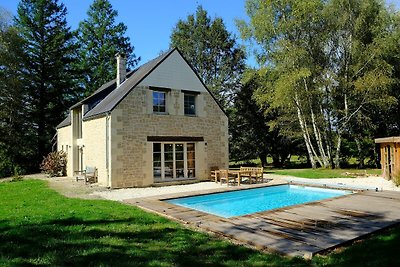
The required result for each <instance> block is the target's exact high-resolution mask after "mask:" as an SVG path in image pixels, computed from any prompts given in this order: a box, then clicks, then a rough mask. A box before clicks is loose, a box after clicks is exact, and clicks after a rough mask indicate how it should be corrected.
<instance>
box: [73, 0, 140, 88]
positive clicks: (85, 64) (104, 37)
mask: <svg viewBox="0 0 400 267" xmlns="http://www.w3.org/2000/svg"><path fill="white" fill-rule="evenodd" d="M87 16H88V18H87V19H85V20H84V21H82V22H81V23H79V28H78V30H77V38H78V42H79V44H80V48H79V50H78V55H79V58H80V60H79V63H78V64H77V68H78V69H79V70H80V71H81V73H82V77H83V78H82V79H81V80H80V83H81V86H82V87H83V88H84V94H85V95H90V94H91V93H93V91H95V90H96V89H98V88H99V87H100V86H101V85H102V84H104V83H106V82H108V81H110V80H112V79H115V77H116V65H115V64H116V63H115V54H116V53H118V52H124V53H125V54H126V57H127V66H128V67H134V66H136V65H137V63H138V62H139V60H140V57H139V58H138V57H136V55H135V54H134V53H133V51H134V47H133V46H132V45H131V43H130V39H129V37H126V36H125V33H126V30H127V26H126V25H125V24H124V23H122V22H120V23H118V24H116V22H115V19H116V17H117V16H118V12H117V11H116V10H114V9H113V8H112V5H111V4H110V2H109V1H108V0H94V2H93V3H92V5H91V6H90V7H89V10H88V11H87Z"/></svg>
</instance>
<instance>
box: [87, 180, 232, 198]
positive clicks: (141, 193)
mask: <svg viewBox="0 0 400 267" xmlns="http://www.w3.org/2000/svg"><path fill="white" fill-rule="evenodd" d="M221 187H226V184H224V185H221V184H219V183H215V182H200V183H195V184H186V185H170V186H160V187H144V188H127V189H114V190H107V191H102V192H93V193H92V195H95V196H99V197H102V198H105V199H110V200H117V201H122V200H124V199H130V198H142V197H150V196H158V195H165V194H174V193H184V192H191V191H199V190H208V189H215V188H221Z"/></svg>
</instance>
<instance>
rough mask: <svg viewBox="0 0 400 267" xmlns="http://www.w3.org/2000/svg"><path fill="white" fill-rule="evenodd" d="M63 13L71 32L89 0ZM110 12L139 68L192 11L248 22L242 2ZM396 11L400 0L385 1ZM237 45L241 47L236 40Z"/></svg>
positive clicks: (183, 0)
mask: <svg viewBox="0 0 400 267" xmlns="http://www.w3.org/2000/svg"><path fill="white" fill-rule="evenodd" d="M18 2H19V1H18V0H0V6H1V7H3V8H5V9H7V10H8V11H10V12H11V13H12V14H14V15H15V14H16V12H17V6H18ZM61 2H63V3H64V4H65V5H66V7H67V9H68V16H67V20H68V23H69V24H70V26H71V29H73V30H74V29H76V28H77V27H78V24H79V22H80V21H82V20H84V19H85V18H86V17H87V16H86V12H87V10H88V8H89V6H90V4H91V3H92V0H61ZM110 2H111V4H112V6H113V8H114V9H115V10H117V11H118V18H117V22H123V23H125V24H126V26H127V27H128V30H127V33H126V35H127V36H128V37H129V38H130V39H131V43H132V45H133V46H134V47H135V50H134V52H135V54H136V56H140V57H141V59H142V60H141V62H140V63H139V64H140V65H141V64H143V63H145V62H147V61H149V60H151V59H153V58H155V57H157V56H158V55H159V53H160V52H161V51H164V50H167V49H168V48H169V40H170V38H169V37H170V35H171V32H172V29H173V28H174V26H175V25H176V23H177V22H178V20H179V19H186V17H187V16H188V15H190V14H193V13H195V11H196V7H197V6H198V5H202V6H203V8H204V9H205V10H207V12H208V14H209V15H210V16H211V17H212V18H214V17H216V16H217V17H221V18H222V19H223V20H224V22H225V25H226V27H227V29H228V31H229V32H231V33H233V34H235V35H236V36H237V37H239V36H240V34H239V32H238V30H237V28H236V25H235V20H236V19H244V20H248V17H247V15H246V11H245V0H110ZM386 2H387V3H388V4H393V5H394V6H395V7H396V9H397V10H399V9H400V0H386ZM239 43H242V41H241V40H239ZM247 63H248V64H249V65H255V61H254V59H253V58H252V57H249V59H248V60H247Z"/></svg>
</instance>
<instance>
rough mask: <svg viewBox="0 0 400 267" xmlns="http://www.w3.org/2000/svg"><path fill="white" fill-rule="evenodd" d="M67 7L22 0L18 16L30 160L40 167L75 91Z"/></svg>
mask: <svg viewBox="0 0 400 267" xmlns="http://www.w3.org/2000/svg"><path fill="white" fill-rule="evenodd" d="M66 14H67V9H66V7H65V6H64V5H63V4H62V3H59V1H58V0H22V1H21V2H20V3H19V5H18V15H17V17H16V19H15V21H16V26H17V27H18V30H19V33H20V34H19V35H20V36H21V38H22V39H23V40H24V43H23V46H22V49H23V52H24V60H23V61H22V66H20V67H19V70H20V71H21V72H22V73H21V77H22V79H23V85H22V87H21V88H22V90H24V91H25V93H26V95H27V99H26V102H25V103H24V104H25V107H24V109H25V112H27V116H26V118H25V121H26V122H29V123H30V124H31V127H30V131H31V136H30V137H29V138H30V139H31V140H32V142H33V145H32V148H33V150H34V151H35V155H34V156H33V157H32V158H31V161H30V163H31V164H33V166H35V168H36V169H38V168H39V163H40V162H41V160H42V157H43V156H45V155H47V153H48V152H49V151H50V150H51V145H52V144H51V140H52V138H53V136H54V134H55V132H56V131H55V127H56V125H57V124H58V123H59V122H60V121H61V120H62V119H63V118H64V116H65V114H64V112H65V110H67V109H68V107H69V106H70V105H71V102H72V101H73V99H72V98H71V96H72V95H73V94H74V88H75V76H74V72H73V70H72V68H71V66H72V64H71V63H72V61H73V60H74V58H73V52H74V50H75V49H76V46H75V44H74V42H73V41H74V40H73V35H72V33H71V31H70V28H69V27H68V26H67V21H66Z"/></svg>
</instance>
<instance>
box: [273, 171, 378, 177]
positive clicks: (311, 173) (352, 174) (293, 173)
mask: <svg viewBox="0 0 400 267" xmlns="http://www.w3.org/2000/svg"><path fill="white" fill-rule="evenodd" d="M267 173H273V174H280V175H291V176H295V177H301V178H312V179H320V178H338V177H341V178H354V177H357V175H355V174H373V175H379V174H381V170H380V169H365V170H359V169H323V168H319V169H311V168H307V169H282V170H276V169H272V170H268V171H267Z"/></svg>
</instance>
